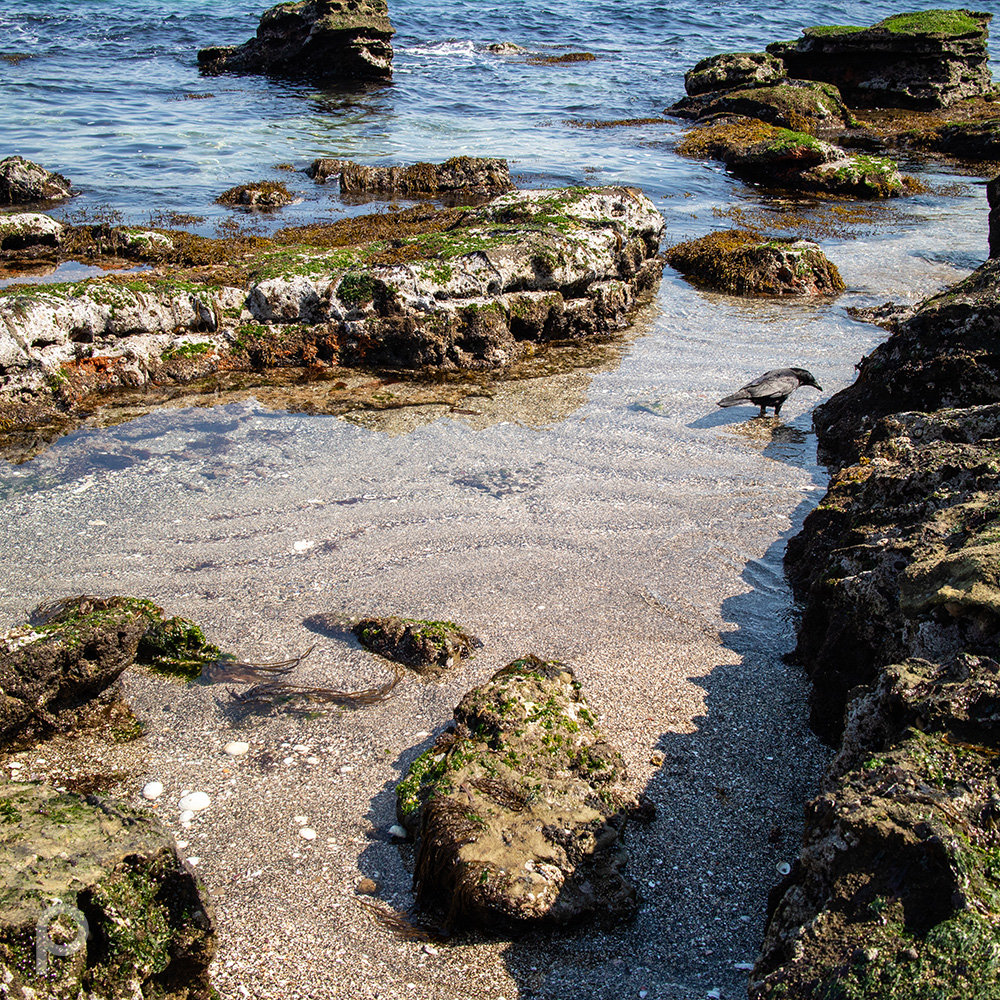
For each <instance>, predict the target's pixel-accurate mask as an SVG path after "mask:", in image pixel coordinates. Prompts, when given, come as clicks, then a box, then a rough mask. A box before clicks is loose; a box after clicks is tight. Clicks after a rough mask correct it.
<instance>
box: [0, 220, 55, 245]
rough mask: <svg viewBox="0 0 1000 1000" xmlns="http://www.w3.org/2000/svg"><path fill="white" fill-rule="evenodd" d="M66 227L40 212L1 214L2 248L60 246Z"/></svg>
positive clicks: (0, 235) (0, 234)
mask: <svg viewBox="0 0 1000 1000" xmlns="http://www.w3.org/2000/svg"><path fill="white" fill-rule="evenodd" d="M64 229H65V226H63V224H62V223H61V222H57V221H56V220H55V219H53V218H52V217H51V216H49V215H41V214H40V213H38V212H19V213H16V214H13V215H0V250H24V249H26V248H27V247H54V246H58V245H59V242H60V240H61V239H62V234H63V230H64Z"/></svg>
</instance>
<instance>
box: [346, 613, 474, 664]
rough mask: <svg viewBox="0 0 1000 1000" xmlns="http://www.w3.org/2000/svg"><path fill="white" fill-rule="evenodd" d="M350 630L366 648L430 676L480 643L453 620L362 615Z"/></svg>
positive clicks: (456, 660)
mask: <svg viewBox="0 0 1000 1000" xmlns="http://www.w3.org/2000/svg"><path fill="white" fill-rule="evenodd" d="M351 631H352V632H353V633H354V634H355V635H356V636H357V637H358V640H359V641H360V642H361V644H362V645H363V646H364V647H365V648H366V649H369V650H371V651H372V652H373V653H377V654H378V655H379V656H384V657H386V658H387V659H390V660H395V661H396V662H397V663H402V664H403V665H404V666H407V667H411V668H412V669H413V670H415V671H416V672H417V673H418V674H425V675H429V676H436V675H439V674H442V673H444V672H445V671H446V670H448V669H450V668H451V667H453V666H454V665H455V664H456V663H457V662H458V661H460V660H462V659H464V658H467V657H470V656H472V655H473V652H474V650H475V649H476V648H477V647H478V646H481V645H482V642H481V641H480V640H479V639H477V638H476V637H475V636H473V635H469V634H468V633H467V632H465V631H463V630H462V629H461V628H460V627H459V626H458V625H456V624H454V622H438V621H418V620H415V619H412V618H398V617H396V616H388V617H382V618H364V619H362V620H361V621H359V622H358V623H357V624H356V625H355V626H354V627H353V628H352V630H351Z"/></svg>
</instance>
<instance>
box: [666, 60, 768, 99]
mask: <svg viewBox="0 0 1000 1000" xmlns="http://www.w3.org/2000/svg"><path fill="white" fill-rule="evenodd" d="M785 76H786V73H785V64H784V63H783V62H782V61H781V60H780V59H778V58H777V57H775V56H772V55H770V54H769V53H767V52H728V53H723V54H722V55H717V56H710V57H709V58H708V59H702V61H701V62H700V63H698V64H697V65H696V66H695V67H694V68H693V69H691V70H689V71H688V72H687V73H685V74H684V89H685V91H687V94H688V96H689V97H697V96H698V95H699V94H708V93H712V92H717V91H720V90H742V89H746V88H749V87H758V86H767V85H769V84H774V83H778V82H779V81H781V80H783V79H784V78H785Z"/></svg>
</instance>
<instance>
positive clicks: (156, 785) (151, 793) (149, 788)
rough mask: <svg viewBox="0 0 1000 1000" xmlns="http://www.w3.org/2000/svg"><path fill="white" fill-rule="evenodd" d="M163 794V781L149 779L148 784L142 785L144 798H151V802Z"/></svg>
mask: <svg viewBox="0 0 1000 1000" xmlns="http://www.w3.org/2000/svg"><path fill="white" fill-rule="evenodd" d="M162 794H163V782H162V781H147V782H146V784H145V785H143V786H142V797H143V798H144V799H149V800H150V802H152V801H153V799H158V798H159V797H160V796H161V795H162Z"/></svg>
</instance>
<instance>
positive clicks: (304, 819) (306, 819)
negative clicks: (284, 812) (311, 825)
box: [292, 816, 309, 826]
mask: <svg viewBox="0 0 1000 1000" xmlns="http://www.w3.org/2000/svg"><path fill="white" fill-rule="evenodd" d="M292 819H293V820H295V822H296V823H298V824H299V826H305V825H306V823H308V822H309V817H308V816H293V817H292Z"/></svg>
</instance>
